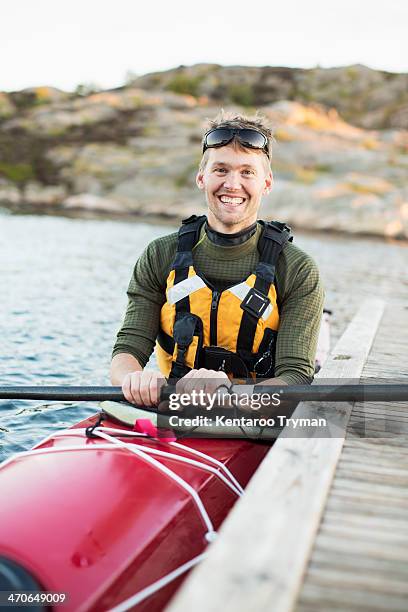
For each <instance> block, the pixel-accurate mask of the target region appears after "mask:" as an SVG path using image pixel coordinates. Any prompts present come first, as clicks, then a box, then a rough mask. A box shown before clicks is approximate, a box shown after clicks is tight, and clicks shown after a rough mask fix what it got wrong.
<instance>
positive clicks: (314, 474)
mask: <svg viewBox="0 0 408 612" xmlns="http://www.w3.org/2000/svg"><path fill="white" fill-rule="evenodd" d="M383 309H384V303H383V301H382V300H370V301H369V302H368V303H364V304H363V305H362V307H361V308H360V310H359V311H358V313H357V315H356V316H355V317H354V319H353V321H352V322H351V323H350V325H349V326H348V328H347V329H346V331H345V333H344V334H343V336H342V337H341V339H340V340H339V342H338V343H337V345H336V347H335V349H334V351H333V352H332V354H331V356H330V358H329V359H328V361H327V362H326V364H325V366H324V368H323V369H322V371H321V372H320V373H319V374H320V380H321V381H322V382H324V380H322V379H327V378H331V379H336V380H337V379H340V378H341V379H344V381H345V382H347V381H348V380H350V379H354V380H355V379H356V378H359V377H360V376H361V373H362V370H363V366H364V363H365V361H366V359H367V355H368V353H369V351H370V348H371V345H372V342H373V340H374V337H375V334H376V331H377V328H378V324H379V321H380V319H381V316H382V313H383ZM316 384H318V381H316ZM313 411H318V412H319V415H320V417H323V416H324V415H326V416H327V418H328V419H329V416H330V417H332V416H333V415H334V416H335V419H334V420H335V421H336V428H337V435H338V437H337V438H331V439H329V438H322V437H318V436H319V431H318V430H317V429H316V430H315V431H313V432H310V435H311V437H310V438H299V437H296V436H297V435H298V434H297V433H296V430H295V431H293V430H291V431H288V428H285V429H284V431H283V432H282V435H281V436H280V437H279V439H278V440H277V441H276V443H275V444H274V446H273V448H272V449H271V451H270V452H269V453H268V455H267V456H266V458H265V459H264V461H263V462H262V464H261V465H260V467H259V469H258V470H257V472H256V474H255V475H254V477H253V478H252V480H251V482H250V483H249V485H248V487H247V490H246V493H245V495H244V496H243V498H242V499H241V500H240V501H239V502H238V503H237V504H236V505H235V506H234V508H233V510H232V512H231V513H230V515H229V516H228V518H227V520H226V521H225V522H224V524H223V526H222V528H221V532H220V535H219V537H218V539H217V540H216V541H215V543H214V544H212V545H211V547H210V549H209V551H208V557H207V559H206V560H205V561H204V562H203V563H202V564H201V565H200V566H199V567H198V568H196V570H194V571H193V572H192V574H191V575H190V576H189V578H188V579H187V580H186V582H185V583H184V585H183V587H182V589H181V591H180V592H179V593H178V594H177V595H176V597H175V599H174V600H173V602H172V603H171V604H170V606H169V608H168V610H169V611H170V612H185V611H186V610H194V611H195V612H204V611H205V612H218V611H219V610H221V609H222V610H223V612H229V611H234V612H240V611H243V612H247V611H248V610H251V611H256V610H265V609H269V610H272V609H273V610H274V612H283V611H287V610H291V609H292V608H293V605H294V602H295V600H296V597H297V594H298V592H299V589H300V586H301V581H302V577H303V574H304V571H305V568H306V564H307V562H308V559H309V556H310V552H311V549H312V546H313V541H314V538H315V535H316V531H317V529H318V526H319V522H320V518H321V515H322V512H323V508H324V503H325V501H326V498H327V494H328V490H329V488H330V484H331V482H332V479H333V475H334V471H335V468H336V465H337V461H338V458H339V455H340V453H341V448H342V445H343V442H344V432H345V428H346V426H347V421H348V419H349V416H350V412H351V405H349V404H341V405H340V406H339V405H334V404H332V405H328V406H327V407H323V408H322V407H321V406H320V407H319V408H317V407H315V406H313V407H312V406H311V405H310V404H305V403H301V404H299V406H298V407H297V408H296V410H295V412H294V414H293V417H294V418H305V417H310V415H311V412H313ZM329 420H330V421H331V422H332V421H333V418H330V419H329ZM294 525H296V529H294V528H293V526H294Z"/></svg>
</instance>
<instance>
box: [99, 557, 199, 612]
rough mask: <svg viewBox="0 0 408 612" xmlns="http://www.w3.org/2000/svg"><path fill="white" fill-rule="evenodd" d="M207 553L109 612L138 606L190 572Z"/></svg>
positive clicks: (124, 611)
mask: <svg viewBox="0 0 408 612" xmlns="http://www.w3.org/2000/svg"><path fill="white" fill-rule="evenodd" d="M206 555H207V553H201V555H198V556H197V557H193V558H192V559H190V561H187V563H184V564H183V565H180V567H178V568H177V569H175V570H173V571H172V572H170V573H169V574H166V576H163V578H159V580H156V582H153V583H152V584H149V586H148V587H146V588H144V589H142V590H141V591H139V592H138V593H136V594H135V595H132V597H129V599H125V601H122V603H120V604H118V605H117V606H115V607H114V608H110V610H108V611H107V612H126V610H130V609H131V608H133V606H137V605H138V604H140V603H141V602H142V601H144V600H145V599H147V598H148V597H150V595H154V593H156V592H157V591H160V589H162V588H163V587H165V586H166V585H167V584H169V583H170V582H172V581H173V580H175V579H176V578H178V577H179V576H181V575H182V574H184V573H185V572H188V570H190V569H191V568H192V567H194V566H195V565H197V564H198V563H200V562H201V561H202V560H203V559H204V558H205V557H206Z"/></svg>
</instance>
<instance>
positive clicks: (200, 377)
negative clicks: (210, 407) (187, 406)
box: [176, 368, 231, 395]
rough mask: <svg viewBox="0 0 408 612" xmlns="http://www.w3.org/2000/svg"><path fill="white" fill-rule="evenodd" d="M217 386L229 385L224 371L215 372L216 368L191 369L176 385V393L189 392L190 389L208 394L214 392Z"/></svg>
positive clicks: (228, 386)
mask: <svg viewBox="0 0 408 612" xmlns="http://www.w3.org/2000/svg"><path fill="white" fill-rule="evenodd" d="M219 387H227V388H228V389H229V388H230V387H231V381H230V379H229V378H228V376H227V375H226V373H225V372H217V371H216V370H206V369H205V368H200V369H199V370H191V371H190V372H189V373H188V374H186V375H185V376H183V378H181V379H180V380H179V381H178V382H177V385H176V393H179V394H181V393H191V392H192V391H197V392H200V391H203V392H204V393H206V394H207V393H208V394H209V395H213V394H215V393H216V391H217V389H218V388H219Z"/></svg>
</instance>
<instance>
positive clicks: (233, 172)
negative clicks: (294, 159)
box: [196, 145, 273, 234]
mask: <svg viewBox="0 0 408 612" xmlns="http://www.w3.org/2000/svg"><path fill="white" fill-rule="evenodd" d="M264 158H265V154H264V153H262V152H261V151H251V149H245V150H242V149H240V148H238V147H234V145H228V146H225V147H218V148H213V149H209V157H208V161H207V165H206V167H205V170H204V172H199V173H198V174H197V178H196V181H197V185H198V187H199V189H203V190H204V191H205V197H206V200H207V205H208V223H209V225H210V227H211V228H212V229H214V230H216V231H218V232H222V233H226V234H233V233H236V232H239V231H241V230H243V229H245V228H246V227H249V226H250V225H252V224H253V223H255V221H256V219H257V216H258V209H259V206H260V204H261V198H262V196H263V194H264V193H268V192H269V191H270V189H271V187H272V182H273V179H272V172H271V171H270V169H268V167H267V164H266V163H265V161H266V160H265V159H264Z"/></svg>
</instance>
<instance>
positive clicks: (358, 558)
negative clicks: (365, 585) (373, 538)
mask: <svg viewBox="0 0 408 612" xmlns="http://www.w3.org/2000/svg"><path fill="white" fill-rule="evenodd" d="M319 565H324V566H325V567H330V568H335V567H339V568H344V569H352V570H354V571H355V570H356V567H358V568H359V569H360V571H362V572H367V573H370V574H371V575H372V576H385V575H388V574H390V575H391V576H393V577H394V578H395V579H396V580H405V581H406V582H407V583H408V565H407V564H406V563H405V562H403V561H394V560H389V559H375V558H374V559H373V558H372V557H369V556H365V555H362V554H359V555H352V554H350V553H341V552H339V551H328V550H324V549H321V548H320V547H319V546H316V548H315V550H314V551H313V561H312V562H311V564H310V567H318V566H319Z"/></svg>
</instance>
